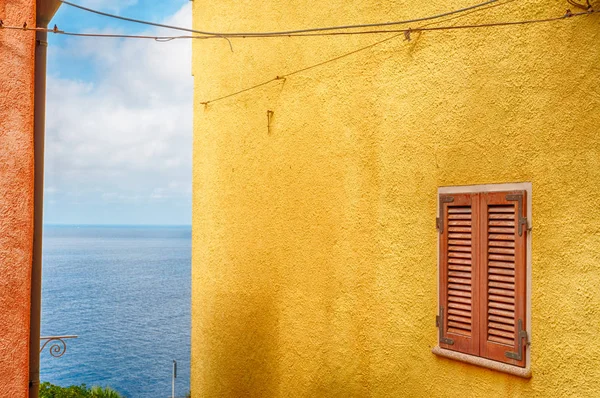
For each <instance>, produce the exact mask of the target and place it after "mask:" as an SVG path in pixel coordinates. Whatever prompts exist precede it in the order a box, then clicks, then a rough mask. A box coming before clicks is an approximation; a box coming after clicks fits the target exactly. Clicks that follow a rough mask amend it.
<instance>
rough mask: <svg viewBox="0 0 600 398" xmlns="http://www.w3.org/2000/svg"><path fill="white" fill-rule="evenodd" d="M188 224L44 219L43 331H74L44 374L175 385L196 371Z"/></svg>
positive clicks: (67, 381)
mask: <svg viewBox="0 0 600 398" xmlns="http://www.w3.org/2000/svg"><path fill="white" fill-rule="evenodd" d="M190 264H191V227H189V226H186V227H137V226H135V227H132V226H45V227H44V251H43V277H42V286H43V287H42V325H41V328H42V335H43V336H47V335H78V336H79V337H78V338H77V339H74V340H68V341H67V351H66V353H65V354H64V355H63V356H62V357H60V358H53V357H52V356H51V355H50V353H49V351H48V348H46V349H45V350H44V351H43V352H42V353H41V366H40V367H41V370H40V380H41V381H49V382H51V383H53V384H57V385H61V386H68V385H73V384H77V385H79V384H82V383H85V384H87V385H88V387H89V386H94V385H99V386H110V387H112V388H114V389H116V390H117V391H119V392H120V393H121V394H122V395H124V396H125V397H135V398H137V397H141V398H145V397H148V398H150V397H151V398H161V397H164V398H166V397H169V396H170V394H171V373H172V363H173V360H176V361H177V362H178V372H177V373H178V374H177V379H176V384H175V386H176V395H177V396H185V394H186V393H187V392H188V391H189V380H190V374H189V369H190V366H189V365H190V364H189V362H190Z"/></svg>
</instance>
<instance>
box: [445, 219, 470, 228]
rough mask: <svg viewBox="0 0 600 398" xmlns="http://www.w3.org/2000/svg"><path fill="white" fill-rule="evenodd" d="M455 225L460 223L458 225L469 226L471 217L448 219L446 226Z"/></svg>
mask: <svg viewBox="0 0 600 398" xmlns="http://www.w3.org/2000/svg"><path fill="white" fill-rule="evenodd" d="M455 225H460V226H469V227H470V226H471V218H470V217H469V219H468V220H467V219H464V220H450V221H448V226H450V227H451V226H455Z"/></svg>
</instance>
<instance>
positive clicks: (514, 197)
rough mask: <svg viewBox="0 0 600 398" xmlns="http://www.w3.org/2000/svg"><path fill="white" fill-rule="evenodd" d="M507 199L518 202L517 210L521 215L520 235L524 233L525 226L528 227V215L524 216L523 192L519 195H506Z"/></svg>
mask: <svg viewBox="0 0 600 398" xmlns="http://www.w3.org/2000/svg"><path fill="white" fill-rule="evenodd" d="M506 200H508V201H510V202H515V201H516V202H517V212H518V217H519V221H518V223H519V236H522V235H523V226H525V229H527V217H525V216H523V215H522V214H524V213H523V194H517V195H506Z"/></svg>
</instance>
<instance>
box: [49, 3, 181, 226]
mask: <svg viewBox="0 0 600 398" xmlns="http://www.w3.org/2000/svg"><path fill="white" fill-rule="evenodd" d="M72 1H73V2H74V3H77V4H81V5H84V6H87V7H90V8H94V9H98V10H101V11H105V12H109V13H115V14H118V15H122V16H127V17H132V18H137V19H145V20H150V21H154V22H162V23H167V24H170V25H177V26H185V27H189V26H191V2H190V1H189V0H164V1H160V2H159V1H155V0H72ZM53 24H56V25H57V26H58V28H59V29H61V30H65V31H76V32H94V33H98V32H100V33H116V32H118V33H124V34H156V33H158V32H160V33H161V34H173V33H175V34H177V31H165V30H162V31H161V30H160V29H156V28H153V27H150V26H146V25H140V24H134V23H131V22H124V21H118V20H114V19H110V18H107V17H104V16H98V15H95V14H91V13H88V12H86V11H82V10H78V9H76V8H72V7H70V6H68V5H66V4H63V5H62V6H61V8H60V9H59V10H58V12H57V14H56V16H55V17H54V19H53V20H52V22H51V24H50V25H51V26H53ZM48 42H49V47H48V68H47V76H48V77H47V113H46V151H45V156H46V159H45V188H44V222H45V223H46V224H123V225H189V224H190V223H191V179H192V176H191V168H192V161H191V157H192V88H193V79H192V76H191V43H190V41H189V40H174V41H170V42H166V43H159V42H155V41H153V40H132V39H107V38H80V37H66V36H61V35H53V34H49V40H48Z"/></svg>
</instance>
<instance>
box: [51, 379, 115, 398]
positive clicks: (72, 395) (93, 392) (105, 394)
mask: <svg viewBox="0 0 600 398" xmlns="http://www.w3.org/2000/svg"><path fill="white" fill-rule="evenodd" d="M39 398H123V397H122V395H121V394H119V393H118V392H116V391H115V390H113V389H112V388H110V387H105V388H102V387H97V386H96V387H92V388H88V387H87V386H86V385H85V384H82V385H80V386H70V387H59V386H55V385H54V384H50V383H48V382H45V383H42V384H41V385H40V395H39Z"/></svg>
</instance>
